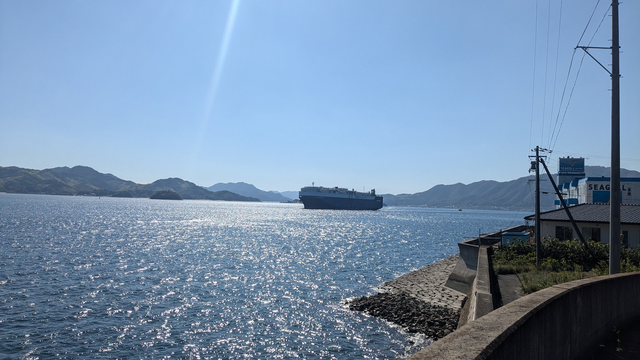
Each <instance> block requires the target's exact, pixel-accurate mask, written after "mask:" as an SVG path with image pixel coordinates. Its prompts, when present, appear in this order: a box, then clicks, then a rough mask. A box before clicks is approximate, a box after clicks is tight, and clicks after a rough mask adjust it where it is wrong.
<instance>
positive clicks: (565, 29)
mask: <svg viewBox="0 0 640 360" xmlns="http://www.w3.org/2000/svg"><path fill="white" fill-rule="evenodd" d="M549 3H553V4H552V5H551V8H549ZM596 3H597V1H595V0H589V1H587V0H571V1H562V2H560V1H534V0H528V1H512V0H511V1H482V2H481V1H475V0H473V1H471V0H462V1H435V0H414V1H409V0H407V1H403V0H400V1H376V0H348V1H342V0H328V1H327V0H322V1H321V0H315V1H314V0H309V1H294V0H283V1H277V0H236V1H233V0H231V1H164V0H153V1H129V0H127V1H67V0H57V1H44V0H43V1H30V0H22V1H13V0H0V166H18V167H25V168H31V169H45V168H51V167H58V166H75V165H86V166H90V167H92V168H94V169H96V170H97V171H100V172H103V173H112V174H114V175H116V176H118V177H120V178H122V179H125V180H132V181H135V182H137V183H150V182H153V181H155V180H157V179H162V178H168V177H179V178H182V179H185V180H189V181H192V182H194V183H196V184H198V185H201V186H205V187H206V186H211V185H213V184H215V183H218V182H240V181H243V182H247V183H251V184H254V185H255V186H257V187H258V188H260V189H263V190H277V191H290V190H298V189H299V188H300V187H302V186H306V185H310V184H311V183H312V182H315V184H316V185H324V186H341V187H348V188H355V189H358V190H362V189H363V188H366V189H367V190H369V189H371V188H375V189H376V190H377V192H378V193H392V194H399V193H416V192H420V191H425V190H428V189H430V188H431V187H433V186H434V185H437V184H453V183H457V182H462V183H466V184H468V183H471V182H475V181H480V180H498V181H507V180H512V179H516V178H519V177H522V176H526V175H527V174H528V172H527V170H528V168H529V158H528V156H529V155H531V151H530V150H531V149H532V148H534V147H535V146H536V145H540V146H541V147H545V148H552V149H553V150H554V152H553V153H552V154H551V155H550V158H549V164H550V167H551V170H552V171H555V169H556V163H557V158H558V157H565V156H583V157H585V158H587V160H586V164H587V165H602V166H609V164H610V159H609V154H610V124H611V123H610V121H611V116H610V104H611V92H610V88H611V81H610V77H609V74H607V72H605V70H604V69H602V68H601V67H600V66H599V65H598V64H597V63H596V62H595V61H593V60H592V59H591V58H589V57H584V52H583V51H582V50H579V49H578V50H577V51H575V57H574V61H573V62H572V61H571V59H572V55H573V54H574V47H575V46H576V45H588V44H589V41H590V40H591V38H592V36H594V34H595V37H594V38H593V41H591V45H592V46H610V45H611V44H610V41H609V40H610V39H611V20H610V19H611V18H610V16H607V15H606V12H607V9H608V6H609V3H608V2H606V1H602V3H600V5H599V6H597V7H596ZM594 9H596V10H595V13H594V16H593V19H592V20H591V24H590V26H589V27H588V28H587V31H586V33H585V35H584V37H583V40H582V41H581V42H580V43H578V41H579V39H580V37H581V35H582V33H583V30H584V29H585V27H586V26H587V23H588V22H589V18H590V16H591V13H592V12H593V11H594ZM602 19H604V21H603V22H602V25H601V26H600V27H599V29H598V26H599V25H600V23H601V21H602ZM639 19H640V2H638V1H625V2H623V3H622V4H621V5H620V44H621V46H622V51H623V53H622V54H621V73H622V75H623V78H622V80H621V94H622V96H621V128H622V131H621V133H622V134H621V142H622V145H621V158H622V161H621V164H622V167H624V168H627V169H633V170H639V169H640V41H639V36H640V21H639ZM591 52H592V54H593V55H594V56H595V57H596V58H597V59H598V60H599V61H600V62H601V63H602V64H604V65H605V66H609V64H610V63H611V56H610V51H609V50H592V51H591ZM583 57H584V60H583ZM582 60H583V61H582ZM581 61H582V65H580V64H581ZM570 67H571V72H570V71H569V69H570ZM578 69H580V73H579V76H578V77H577V81H575V79H576V72H577V70H578ZM568 77H569V82H568V85H567V88H566V89H567V90H566V91H564V89H565V81H566V79H567V78H568ZM574 84H575V88H574ZM572 88H573V89H574V90H573V91H571V89H572ZM563 94H564V100H563V101H562V102H561V99H562V98H563ZM569 94H572V95H571V102H570V104H569V107H568V108H566V105H567V100H568V98H569ZM565 111H566V115H564V114H565ZM558 114H560V115H558ZM554 124H555V125H554ZM560 124H561V125H560ZM554 129H555V130H554Z"/></svg>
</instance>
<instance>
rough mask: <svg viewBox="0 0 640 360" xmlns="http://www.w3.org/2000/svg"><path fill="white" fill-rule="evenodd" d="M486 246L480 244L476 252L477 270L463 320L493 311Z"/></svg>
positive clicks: (469, 319) (471, 319)
mask: <svg viewBox="0 0 640 360" xmlns="http://www.w3.org/2000/svg"><path fill="white" fill-rule="evenodd" d="M487 250H488V249H487V247H486V246H481V247H480V249H479V252H478V272H477V274H476V278H475V280H474V282H473V285H472V286H471V291H470V294H469V300H468V302H469V313H468V315H467V319H466V321H465V322H461V323H463V324H466V323H468V322H470V321H473V320H476V319H479V318H480V317H482V316H484V315H486V314H488V313H490V312H492V311H493V308H494V307H493V296H492V294H491V271H490V267H489V266H490V265H489V263H490V262H489V254H488V251H487Z"/></svg>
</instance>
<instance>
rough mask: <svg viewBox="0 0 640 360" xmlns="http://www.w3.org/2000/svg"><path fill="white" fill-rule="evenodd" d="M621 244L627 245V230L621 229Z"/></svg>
mask: <svg viewBox="0 0 640 360" xmlns="http://www.w3.org/2000/svg"><path fill="white" fill-rule="evenodd" d="M622 246H626V247H629V232H628V231H627V230H622Z"/></svg>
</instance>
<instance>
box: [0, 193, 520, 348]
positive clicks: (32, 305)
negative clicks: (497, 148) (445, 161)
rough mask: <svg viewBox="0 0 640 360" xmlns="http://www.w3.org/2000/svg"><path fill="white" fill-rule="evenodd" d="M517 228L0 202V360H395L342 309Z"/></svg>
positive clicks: (174, 206)
mask: <svg viewBox="0 0 640 360" xmlns="http://www.w3.org/2000/svg"><path fill="white" fill-rule="evenodd" d="M514 219H515V220H514ZM521 219H522V216H518V215H515V216H514V213H511V212H488V211H484V212H483V211H475V212H474V211H470V212H457V211H452V210H443V209H409V208H384V209H382V210H380V211H375V212H358V211H355V212H348V211H313V210H304V209H302V207H301V206H300V205H291V204H273V203H228V202H211V201H182V202H169V201H153V200H148V199H112V198H102V199H99V198H90V197H86V198H85V197H62V196H58V197H56V196H37V195H11V194H0V244H1V245H2V256H1V259H0V268H2V269H3V272H2V275H1V277H0V327H1V329H2V330H1V331H0V343H1V344H0V356H1V357H28V356H32V357H48V356H60V357H69V358H74V357H80V356H85V357H86V356H91V357H100V358H114V357H168V356H173V357H179V358H181V357H214V358H240V357H255V358H265V357H269V358H286V357H304V358H314V357H315V358H344V357H345V356H348V357H356V358H360V357H377V358H394V357H397V356H400V355H402V354H404V353H405V352H406V351H408V350H411V349H412V348H413V349H415V348H417V347H419V346H420V344H421V343H422V342H423V341H424V339H422V338H420V337H415V336H414V337H411V336H409V335H407V334H405V333H403V332H402V331H401V329H399V328H398V327H396V326H391V325H389V324H388V323H386V322H384V321H381V320H378V319H375V318H372V317H369V316H366V315H363V314H361V313H355V312H350V311H348V310H347V308H346V307H345V306H344V301H345V300H346V299H348V298H351V297H356V296H362V295H367V294H371V293H372V292H373V291H374V289H375V288H377V287H378V286H380V285H381V284H382V283H383V282H385V281H389V280H392V279H393V278H395V277H397V276H399V275H401V274H403V273H406V272H409V271H411V270H414V269H417V268H420V267H422V266H424V265H428V264H430V263H433V262H434V261H437V260H440V259H442V258H444V257H447V256H450V255H452V254H454V253H456V252H457V242H458V241H461V240H463V239H464V238H465V237H469V236H473V235H474V234H477V231H478V229H479V228H482V229H484V231H494V230H499V229H500V228H506V227H508V226H510V225H515V224H517V223H518V222H519V220H521ZM514 221H515V223H514ZM410 340H411V341H410ZM416 344H417V345H416Z"/></svg>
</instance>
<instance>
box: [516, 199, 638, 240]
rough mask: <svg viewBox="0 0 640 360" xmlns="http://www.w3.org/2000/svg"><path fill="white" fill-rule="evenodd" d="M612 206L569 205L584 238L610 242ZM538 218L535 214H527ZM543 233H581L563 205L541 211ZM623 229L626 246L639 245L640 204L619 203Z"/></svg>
mask: <svg viewBox="0 0 640 360" xmlns="http://www.w3.org/2000/svg"><path fill="white" fill-rule="evenodd" d="M610 209H611V207H610V206H609V205H606V204H580V205H575V206H570V207H569V211H570V212H571V216H573V218H574V220H575V221H576V223H577V225H578V229H580V232H581V233H582V236H583V237H584V238H585V240H588V239H592V240H595V241H600V242H602V243H609V221H610V219H609V217H610V215H609V214H610ZM525 220H528V221H535V215H529V216H527V217H525ZM540 225H541V233H540V234H541V235H542V237H543V238H544V237H547V236H549V237H554V238H558V239H561V240H569V239H575V238H577V237H578V235H577V234H575V233H574V231H573V226H572V225H571V222H570V221H569V217H568V216H567V213H566V212H565V211H564V209H557V210H551V211H547V212H543V213H541V214H540ZM620 232H621V235H622V244H623V246H630V247H634V248H635V247H638V245H640V206H637V205H622V206H620Z"/></svg>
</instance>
